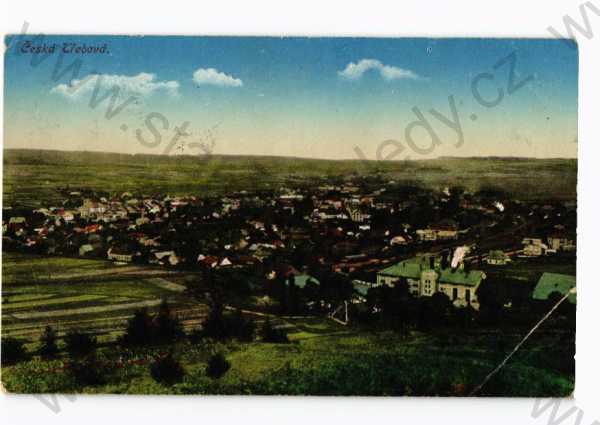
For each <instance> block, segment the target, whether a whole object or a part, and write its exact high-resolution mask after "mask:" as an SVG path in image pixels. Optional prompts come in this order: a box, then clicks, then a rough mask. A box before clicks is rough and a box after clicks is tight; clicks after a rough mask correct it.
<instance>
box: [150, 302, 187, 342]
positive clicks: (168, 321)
mask: <svg viewBox="0 0 600 425" xmlns="http://www.w3.org/2000/svg"><path fill="white" fill-rule="evenodd" d="M153 325H154V328H155V329H154V333H155V335H154V337H155V340H156V342H157V343H159V344H165V343H169V342H173V341H175V340H177V339H179V338H181V337H182V336H183V334H184V333H183V327H182V326H181V322H180V321H179V319H178V318H177V317H174V316H173V315H172V314H171V309H170V308H169V304H168V303H167V301H166V300H163V301H162V303H161V305H160V308H159V310H158V314H157V315H156V317H155V318H154V322H153Z"/></svg>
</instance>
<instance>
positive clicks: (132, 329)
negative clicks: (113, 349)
mask: <svg viewBox="0 0 600 425" xmlns="http://www.w3.org/2000/svg"><path fill="white" fill-rule="evenodd" d="M152 328H153V327H152V318H151V317H150V315H149V314H148V309H147V308H142V309H140V310H137V311H136V312H135V313H134V314H133V317H132V318H131V319H129V321H128V322H127V329H126V330H125V334H124V335H123V337H122V338H121V340H120V343H121V344H122V345H125V346H127V347H132V346H144V345H150V344H151V343H152V337H153V329H152Z"/></svg>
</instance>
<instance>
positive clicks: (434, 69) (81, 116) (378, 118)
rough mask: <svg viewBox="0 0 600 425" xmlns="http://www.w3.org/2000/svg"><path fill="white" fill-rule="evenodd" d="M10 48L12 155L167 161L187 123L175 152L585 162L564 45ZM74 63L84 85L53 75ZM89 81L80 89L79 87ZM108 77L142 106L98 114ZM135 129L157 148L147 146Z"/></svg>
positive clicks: (439, 42) (61, 39)
mask: <svg viewBox="0 0 600 425" xmlns="http://www.w3.org/2000/svg"><path fill="white" fill-rule="evenodd" d="M24 41H31V45H30V46H36V45H38V46H39V45H42V44H45V45H46V46H51V45H52V44H54V43H56V45H57V47H56V50H55V51H54V52H53V53H51V54H50V55H48V57H46V59H45V60H44V61H42V62H41V63H40V64H39V65H36V66H33V65H32V62H31V61H32V58H33V59H34V60H35V58H36V55H33V54H31V53H30V52H29V51H27V49H28V48H27V47H24V46H26V45H25V44H23V42H24ZM6 42H7V43H8V44H10V45H11V47H10V48H9V49H8V50H7V51H6V54H5V141H4V143H5V147H8V148H16V147H19V148H44V149H65V150H94V151H95V150H104V151H116V152H128V153H136V152H146V153H163V152H165V151H168V149H167V147H168V145H169V141H170V140H172V137H173V135H174V134H175V132H174V128H175V127H176V126H181V124H182V123H184V122H189V124H188V126H187V129H186V132H187V133H188V136H186V137H184V138H182V139H180V141H179V142H178V145H181V149H180V150H177V151H174V150H170V151H169V152H170V153H171V154H175V153H180V152H183V153H189V154H193V153H195V152H194V151H193V149H192V148H191V147H190V146H191V145H189V144H190V143H194V142H198V141H204V140H205V139H206V135H207V132H208V131H209V130H210V131H211V132H212V133H211V134H213V136H214V140H215V147H214V152H215V153H220V154H250V155H286V156H288V155H294V156H303V157H316V158H334V159H335V158H338V159H348V158H356V157H357V154H356V148H357V147H358V148H359V150H360V152H361V155H364V156H366V157H368V158H372V159H375V158H377V148H378V146H380V144H381V142H383V141H384V140H388V139H394V140H396V141H397V143H398V144H399V145H401V146H405V147H406V149H405V150H404V151H403V153H402V154H401V155H399V156H395V157H394V159H404V158H405V157H407V156H408V157H410V158H413V159H419V158H421V157H423V158H425V157H435V156H442V155H454V156H487V155H503V156H509V155H514V156H533V157H576V155H577V143H576V140H577V79H578V54H577V50H576V49H574V48H573V46H569V45H568V44H567V43H565V42H563V41H560V40H541V39H540V40H534V39H529V40H523V39H514V40H504V39H410V38H400V39H392V38H388V39H378V38H274V37H122V36H119V37H114V36H46V37H44V39H43V40H42V39H40V38H38V39H34V38H31V37H23V38H20V39H19V37H8V38H7V40H6ZM62 43H75V44H76V45H79V46H81V45H83V44H85V45H87V46H102V45H103V44H106V46H107V50H108V52H107V53H89V54H76V53H66V54H63V55H61V54H60V53H59V52H60V50H61V48H62ZM22 49H25V50H26V51H25V52H24V53H21V54H18V53H19V52H20V51H21V50H22ZM510 54H514V72H513V74H514V75H513V77H514V82H515V83H518V82H520V81H522V80H523V79H524V78H526V77H529V76H531V78H530V79H529V80H527V83H526V84H525V85H523V86H522V87H520V88H519V89H518V90H516V91H514V92H512V93H509V90H508V89H509V78H510V74H511V66H510V65H511V63H510V61H505V63H504V64H503V65H502V66H500V67H497V68H496V69H494V65H495V64H497V63H498V62H499V61H500V60H502V59H503V58H507V57H508V56H509V55H510ZM40 56H43V55H42V54H40V55H38V58H37V59H38V60H39V59H40ZM77 59H80V60H81V69H80V71H79V73H78V75H77V76H73V75H72V74H71V72H67V73H65V74H64V75H62V76H60V77H57V76H56V75H55V76H53V72H54V71H55V69H56V67H57V62H59V61H60V60H62V61H63V62H62V68H60V69H63V70H64V69H65V68H66V67H67V66H68V65H69V64H71V63H72V62H73V61H75V60H77ZM482 73H488V74H487V75H488V77H486V78H483V79H481V78H480V79H479V80H478V84H477V89H478V90H479V93H480V95H481V97H482V98H483V99H488V100H489V99H494V98H495V97H496V96H497V90H498V89H501V90H502V91H503V97H502V99H501V101H499V102H497V104H496V105H495V106H493V107H486V106H484V105H482V103H481V101H478V98H477V97H476V96H475V95H474V92H473V89H472V84H473V82H474V81H475V79H476V78H477V76H478V75H481V74H482ZM59 74H60V73H59ZM90 75H91V77H90V78H89V80H87V82H85V83H84V84H82V85H81V86H80V87H79V88H78V89H77V90H75V91H70V90H69V87H70V85H72V84H73V82H72V80H73V79H75V80H84V78H85V77H86V76H90ZM97 75H102V76H103V79H102V80H101V85H98V87H99V89H100V91H99V95H100V96H102V95H103V94H104V93H106V91H107V90H108V89H109V88H110V87H112V86H113V85H117V86H118V87H119V88H120V97H119V99H118V102H117V104H120V103H121V102H123V101H125V100H126V99H127V98H128V97H129V96H135V98H136V101H135V102H134V103H132V104H128V105H127V106H126V107H125V108H124V109H123V111H122V112H120V113H119V114H117V116H115V117H113V118H112V119H110V120H109V119H106V118H105V115H104V114H105V112H106V108H107V106H108V103H109V102H108V100H104V101H103V102H101V103H100V104H99V105H98V106H97V107H96V108H91V107H90V106H89V102H90V98H91V97H92V96H93V91H94V88H95V87H96V85H97V81H98V80H97V78H98V77H97ZM449 96H452V97H453V99H454V101H455V107H456V109H455V112H456V114H457V115H456V116H457V117H458V120H459V121H456V119H455V118H456V116H455V115H453V113H452V109H451V105H450V103H449V99H448V98H449ZM415 107H417V108H418V110H419V111H420V112H421V113H422V114H423V116H424V117H425V119H426V120H427V122H428V123H429V124H430V126H431V127H430V128H431V129H432V131H434V132H435V135H436V136H437V137H438V138H439V139H438V143H437V144H435V145H432V142H431V140H432V139H431V135H430V134H429V133H427V132H426V131H425V130H424V127H422V126H417V127H416V128H414V129H413V131H412V133H411V137H412V141H413V145H417V146H418V147H421V149H420V150H419V149H417V150H415V149H411V145H410V144H409V143H408V142H407V140H406V128H407V126H409V124H410V123H412V122H414V121H415V120H416V119H417V115H416V114H415V111H414V108H415ZM432 109H435V110H436V111H437V112H438V116H439V114H441V115H443V116H445V117H447V119H448V120H450V124H452V123H454V124H455V126H454V127H452V126H451V125H448V124H447V123H444V122H443V120H440V119H439V118H436V116H435V114H432V113H431V110H432ZM154 112H156V113H160V114H161V115H162V116H164V117H165V119H166V121H167V122H168V125H166V126H164V127H166V128H163V125H162V120H158V119H156V120H154V121H153V126H154V127H155V128H156V129H158V130H159V133H160V140H159V139H158V138H155V137H154V136H153V133H152V132H151V129H150V128H149V127H148V126H147V118H148V116H149V115H148V114H150V113H154ZM458 123H460V125H458ZM457 128H458V130H460V131H457ZM136 129H137V130H139V131H140V132H141V133H140V134H142V135H143V137H144V139H145V140H150V141H153V142H154V143H152V145H153V146H148V145H144V144H143V143H140V141H139V140H138V138H137V137H136ZM461 134H462V139H463V143H462V145H461V146H460V147H459V148H457V147H456V145H457V141H458V140H459V137H460V135H461ZM427 147H433V148H432V149H426V148H427ZM424 151H427V153H423V152H424Z"/></svg>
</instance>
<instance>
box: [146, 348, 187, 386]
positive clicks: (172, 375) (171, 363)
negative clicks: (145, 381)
mask: <svg viewBox="0 0 600 425" xmlns="http://www.w3.org/2000/svg"><path fill="white" fill-rule="evenodd" d="M150 375H151V376H152V378H153V379H154V380H155V381H156V382H158V383H160V384H163V385H173V384H176V383H177V382H181V381H182V380H183V376H184V375H185V370H184V369H183V366H181V364H180V363H179V362H178V361H177V360H176V359H174V358H173V356H172V355H171V354H168V355H167V356H166V357H163V358H160V359H158V360H156V361H155V362H154V363H152V365H150Z"/></svg>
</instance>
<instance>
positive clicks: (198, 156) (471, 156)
mask: <svg viewBox="0 0 600 425" xmlns="http://www.w3.org/2000/svg"><path fill="white" fill-rule="evenodd" d="M3 151H4V152H6V151H38V152H65V153H84V154H86V153H87V154H111V155H127V156H136V155H139V156H156V157H162V158H207V157H211V156H216V157H252V158H285V159H304V160H314V161H367V162H418V161H435V160H440V159H515V160H516V159H521V160H523V159H537V160H552V159H563V160H578V159H579V158H578V156H575V157H566V156H548V157H539V156H506V155H481V156H477V155H467V156H453V155H441V156H436V157H431V158H414V159H413V158H411V159H369V158H316V157H305V156H296V155H268V154H235V153H233V154H227V153H206V154H202V155H186V154H181V155H170V154H161V153H144V152H137V153H127V152H115V151H100V150H70V149H37V148H3Z"/></svg>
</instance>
